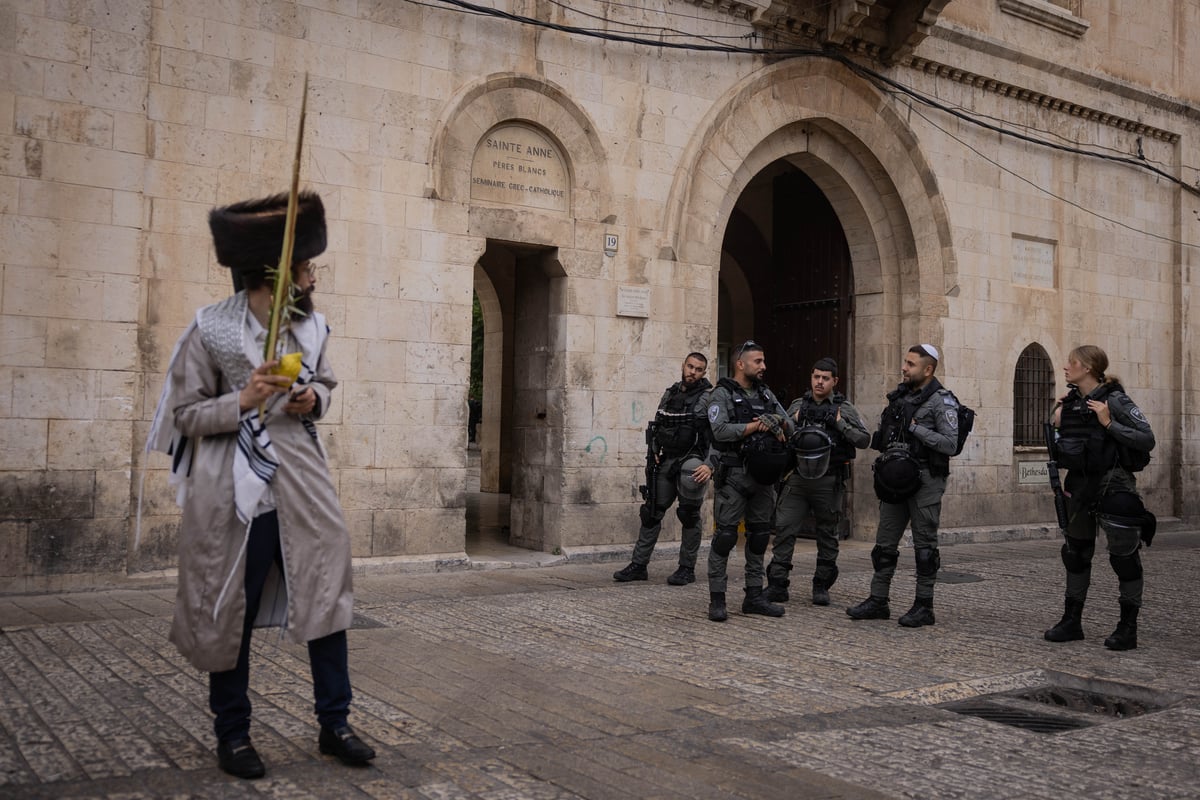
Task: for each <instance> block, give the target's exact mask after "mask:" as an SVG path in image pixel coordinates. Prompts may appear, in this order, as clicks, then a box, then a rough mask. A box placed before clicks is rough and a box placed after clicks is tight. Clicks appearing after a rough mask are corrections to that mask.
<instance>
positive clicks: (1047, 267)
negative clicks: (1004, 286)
mask: <svg viewBox="0 0 1200 800" xmlns="http://www.w3.org/2000/svg"><path fill="white" fill-rule="evenodd" d="M1012 282H1013V283H1016V284H1020V285H1022V286H1032V287H1034V288H1035V289H1053V288H1054V242H1047V241H1043V240H1041V239H1026V238H1024V237H1021V236H1013V240H1012Z"/></svg>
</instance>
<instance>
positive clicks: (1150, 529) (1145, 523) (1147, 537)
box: [1141, 511, 1158, 547]
mask: <svg viewBox="0 0 1200 800" xmlns="http://www.w3.org/2000/svg"><path fill="white" fill-rule="evenodd" d="M1141 530H1142V532H1141V537H1142V541H1143V542H1145V543H1146V547H1149V546H1150V543H1151V542H1153V541H1154V534H1155V533H1156V532H1157V530H1158V517H1156V516H1154V515H1153V514H1151V513H1150V512H1149V511H1147V512H1146V515H1145V516H1144V517H1143V518H1142V528H1141Z"/></svg>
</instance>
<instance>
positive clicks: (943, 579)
mask: <svg viewBox="0 0 1200 800" xmlns="http://www.w3.org/2000/svg"><path fill="white" fill-rule="evenodd" d="M981 580H983V578H981V577H979V576H978V575H972V574H971V573H969V572H950V571H948V570H944V569H943V570H940V571H939V572H938V574H937V582H938V583H979V582H980V581H981Z"/></svg>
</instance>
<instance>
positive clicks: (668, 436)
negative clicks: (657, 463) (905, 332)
mask: <svg viewBox="0 0 1200 800" xmlns="http://www.w3.org/2000/svg"><path fill="white" fill-rule="evenodd" d="M711 386H712V384H711V383H709V382H708V381H707V380H705V379H704V378H701V379H700V380H698V381H696V385H695V386H693V387H692V388H691V389H690V390H688V391H685V390H684V386H683V382H682V381H680V382H679V383H677V384H675V385H674V386H672V387H671V388H670V389H668V390H667V399H666V400H665V401H664V402H663V404H662V405H661V406H659V407H658V413H656V414H655V415H654V422H655V428H654V445H655V448H656V449H657V450H659V451H660V452H661V453H662V454H663V455H664V456H666V457H667V458H677V457H679V456H682V455H686V454H687V453H689V452H691V451H692V450H693V449H694V448H697V447H698V445H700V444H702V442H701V439H702V437H703V434H704V427H703V425H704V420H703V419H701V418H697V416H696V403H697V402H698V401H699V400H700V395H701V394H703V393H704V392H706V391H707V390H708V389H709V388H711Z"/></svg>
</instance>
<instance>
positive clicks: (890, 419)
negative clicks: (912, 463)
mask: <svg viewBox="0 0 1200 800" xmlns="http://www.w3.org/2000/svg"><path fill="white" fill-rule="evenodd" d="M941 388H942V384H941V383H940V382H938V379H937V378H934V379H933V380H931V381H930V382H929V383H928V384H926V386H925V388H924V389H922V390H921V392H920V394H918V395H916V396H914V395H913V393H912V392H911V391H909V389H908V387H906V386H904V385H903V384H901V385H900V386H899V387H897V388H896V389H895V390H893V391H891V392H888V396H887V398H888V400H889V401H890V402H889V403H888V406H887V408H885V409H884V410H883V414H882V415H881V416H880V424H879V432H878V433H877V434H876V437H877V439H878V441H877V442H876V441H872V447H875V449H877V450H880V451H886V450H887V449H888V445H890V444H891V443H892V442H904V443H905V444H906V445H907V446H908V452H910V453H912V455H913V457H915V458H916V459H917V460H918V461H921V462H923V463H925V464H928V465H929V471H930V472H931V473H932V474H934V475H947V474H949V472H950V457H949V456H948V455H946V454H945V453H939V452H938V451H936V450H933V449H932V448H929V447H926V446H925V444H924V443H923V442H920V441H918V440H916V439H913V438H911V437H909V435H908V426H909V425H911V424H912V421H913V417H915V416H916V415H917V410H918V409H919V408H921V406H923V405H925V404H926V403H927V402H929V398H931V397H933V395H934V394H935V393H936V392H937V391H938V390H940V389H941Z"/></svg>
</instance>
